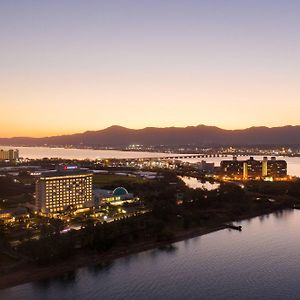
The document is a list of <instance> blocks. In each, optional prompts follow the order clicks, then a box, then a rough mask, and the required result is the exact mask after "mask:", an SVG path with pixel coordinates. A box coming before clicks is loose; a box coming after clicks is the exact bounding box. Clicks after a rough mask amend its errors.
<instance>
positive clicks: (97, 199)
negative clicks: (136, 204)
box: [93, 187, 134, 207]
mask: <svg viewBox="0 0 300 300" xmlns="http://www.w3.org/2000/svg"><path fill="white" fill-rule="evenodd" d="M93 194H94V205H95V206H96V207H99V206H101V205H102V204H108V203H109V204H112V205H121V204H123V203H125V202H132V201H133V200H134V199H133V194H131V193H128V191H127V190H126V189H125V188H123V187H117V188H116V189H114V190H113V191H110V190H103V189H95V190H93Z"/></svg>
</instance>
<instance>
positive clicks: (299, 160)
mask: <svg viewBox="0 0 300 300" xmlns="http://www.w3.org/2000/svg"><path fill="white" fill-rule="evenodd" d="M11 148H17V149H19V151H20V156H21V157H24V158H31V159H35V158H37V159H39V158H44V157H48V158H53V157H54V158H63V159H104V158H147V157H163V156H171V155H173V154H170V153H157V152H139V151H117V150H92V149H65V148H48V147H9V146H0V149H11ZM175 155H176V154H174V156H175ZM231 158H232V156H228V157H227V158H224V157H208V158H196V159H184V161H187V162H197V161H201V160H206V161H207V162H214V163H215V165H217V166H218V165H220V161H221V160H224V159H231ZM247 158H249V157H241V158H240V159H243V160H244V159H247ZM254 158H255V159H262V156H254ZM277 159H285V160H286V161H287V163H288V174H289V175H292V176H298V177H300V157H282V156H278V157H277Z"/></svg>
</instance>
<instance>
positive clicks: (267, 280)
mask: <svg viewBox="0 0 300 300" xmlns="http://www.w3.org/2000/svg"><path fill="white" fill-rule="evenodd" d="M238 224H240V225H242V226H243V230H242V231H241V232H239V231H236V230H228V229H224V230H221V231H218V232H214V233H210V234H208V235H204V236H201V237H196V238H191V239H187V240H185V241H182V242H177V243H174V244H173V248H171V249H166V250H162V249H161V250H159V249H156V250H149V251H144V252H141V253H139V254H135V255H131V256H128V257H124V258H120V259H116V260H115V261H113V262H111V263H109V264H106V265H105V266H94V267H89V268H83V269H80V270H78V271H75V272H71V273H69V274H66V275H65V276H62V277H57V278H53V279H50V280H46V281H40V282H34V283H29V284H24V285H19V286H17V287H14V288H10V289H6V290H2V291H0V299H1V300H2V299H3V300H4V299H5V300H6V299H14V300H17V299H22V300H26V299H31V300H39V299H55V300H57V299H74V300H75V299H149V300H151V299H214V300H216V299H299V297H300V236H299V232H300V211H299V210H286V211H283V212H281V213H276V214H270V215H266V216H263V217H257V218H253V219H250V220H246V221H242V222H240V223H238ZM0 280H1V279H0Z"/></svg>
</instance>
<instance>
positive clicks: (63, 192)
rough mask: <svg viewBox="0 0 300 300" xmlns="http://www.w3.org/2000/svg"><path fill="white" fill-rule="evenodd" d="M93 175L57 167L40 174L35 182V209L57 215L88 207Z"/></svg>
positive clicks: (67, 167)
mask: <svg viewBox="0 0 300 300" xmlns="http://www.w3.org/2000/svg"><path fill="white" fill-rule="evenodd" d="M92 176H93V173H92V172H90V171H87V170H82V169H79V168H77V167H76V166H66V165H63V166H59V168H58V169H57V170H54V171H47V172H44V173H42V174H41V176H40V177H39V179H38V180H37V182H36V208H37V210H38V211H40V212H43V213H50V214H57V213H60V212H62V211H64V210H66V209H67V208H75V209H76V208H82V207H88V206H90V205H91V204H92V203H93V196H92Z"/></svg>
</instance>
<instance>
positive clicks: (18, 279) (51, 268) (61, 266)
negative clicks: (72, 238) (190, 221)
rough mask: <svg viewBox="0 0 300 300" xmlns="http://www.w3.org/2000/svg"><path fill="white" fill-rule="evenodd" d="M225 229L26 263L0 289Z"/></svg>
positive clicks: (252, 215) (197, 230)
mask: <svg viewBox="0 0 300 300" xmlns="http://www.w3.org/2000/svg"><path fill="white" fill-rule="evenodd" d="M275 211H277V210H271V211H267V212H264V213H257V212H256V213H249V214H245V215H243V216H240V217H239V218H236V219H235V220H232V221H231V222H240V221H242V220H247V219H252V218H255V217H258V216H263V215H267V214H270V213H274V212H275ZM226 228H228V227H227V226H226V225H225V224H224V223H223V224H216V225H211V226H207V227H197V228H192V229H190V230H186V231H181V232H177V233H175V236H174V238H173V239H172V240H168V241H159V242H158V241H153V240H152V241H144V242H140V243H138V244H136V245H131V246H129V247H126V246H123V247H118V248H116V249H113V250H112V251H110V252H109V253H104V254H98V253H97V252H95V251H86V250H85V251H80V252H79V253H77V254H76V255H74V256H73V257H71V258H70V259H68V260H67V261H63V262H57V263H55V264H52V265H46V266H37V265H33V266H30V265H29V264H28V263H26V265H25V266H24V265H23V266H20V268H19V269H17V270H14V271H11V272H8V273H4V274H0V289H7V288H12V287H14V286H17V285H21V284H26V283H30V282H34V281H39V280H46V279H50V278H52V277H56V276H61V275H63V274H64V273H67V272H71V271H75V270H77V269H80V268H84V267H88V266H91V265H96V264H99V263H101V262H107V261H111V260H115V259H118V258H121V257H125V256H128V255H133V254H137V253H140V252H143V251H147V250H153V249H157V248H160V247H164V246H168V245H171V244H173V243H177V242H180V241H183V240H186V239H191V238H194V237H198V236H203V235H206V234H209V233H213V232H217V231H219V230H223V229H226Z"/></svg>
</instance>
